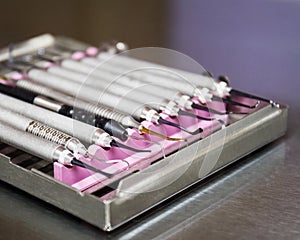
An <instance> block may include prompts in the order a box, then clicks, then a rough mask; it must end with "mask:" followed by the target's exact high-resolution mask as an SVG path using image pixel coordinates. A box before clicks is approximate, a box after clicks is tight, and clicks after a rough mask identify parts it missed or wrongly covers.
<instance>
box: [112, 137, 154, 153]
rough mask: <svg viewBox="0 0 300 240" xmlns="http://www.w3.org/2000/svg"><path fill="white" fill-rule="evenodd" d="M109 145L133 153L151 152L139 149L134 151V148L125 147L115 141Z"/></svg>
mask: <svg viewBox="0 0 300 240" xmlns="http://www.w3.org/2000/svg"><path fill="white" fill-rule="evenodd" d="M110 145H111V146H114V147H119V148H124V149H128V150H130V151H133V152H151V150H141V149H136V148H133V147H129V146H127V145H125V144H123V143H120V142H117V141H115V140H112V141H111V143H110Z"/></svg>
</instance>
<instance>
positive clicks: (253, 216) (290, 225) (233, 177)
mask: <svg viewBox="0 0 300 240" xmlns="http://www.w3.org/2000/svg"><path fill="white" fill-rule="evenodd" d="M299 116H300V109H299V108H298V109H297V107H296V106H293V107H292V108H291V111H290V115H289V130H288V133H287V135H286V136H285V137H283V138H281V139H279V140H277V141H276V142H274V143H271V144H269V145H268V146H266V147H264V148H263V149H260V150H259V151H256V152H255V153H253V154H251V155H250V156H248V157H246V158H244V159H242V160H241V161H239V162H237V163H235V164H234V165H233V166H230V167H227V168H226V169H224V170H223V171H221V172H220V173H218V174H216V175H214V176H212V177H210V178H209V179H207V180H205V182H203V183H202V184H198V185H197V186H194V187H193V188H192V189H190V190H188V191H186V192H184V193H183V194H181V196H177V197H176V198H173V199H171V200H170V201H168V202H167V203H164V204H162V205H159V206H158V207H156V208H155V209H153V210H152V211H150V212H147V213H146V214H144V215H143V216H141V217H138V218H136V219H134V220H132V221H131V222H130V223H128V224H126V225H125V226H123V227H121V228H119V229H117V230H115V231H113V232H111V233H105V232H103V231H101V230H99V229H97V228H95V227H93V226H91V225H89V224H87V223H85V222H83V221H81V220H79V219H78V218H75V217H73V216H71V215H69V214H67V213H65V212H63V211H61V210H59V209H57V208H55V207H52V206H51V205H49V204H47V203H45V202H43V201H40V200H38V199H36V198H34V197H32V196H30V195H28V194H26V193H24V192H22V191H20V190H18V189H16V188H14V187H12V186H10V185H8V184H6V183H3V182H0V188H1V195H0V206H1V208H0V239H5V240H6V239H23V240H26V239H44V240H45V239H72V240H76V239H132V240H134V239H201V238H202V239H300V163H299V158H300V147H299V140H300V129H299V128H300V121H299Z"/></svg>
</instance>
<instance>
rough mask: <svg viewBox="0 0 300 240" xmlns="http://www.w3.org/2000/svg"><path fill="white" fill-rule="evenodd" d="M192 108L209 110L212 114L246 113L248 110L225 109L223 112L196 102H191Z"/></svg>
mask: <svg viewBox="0 0 300 240" xmlns="http://www.w3.org/2000/svg"><path fill="white" fill-rule="evenodd" d="M192 108H195V109H198V110H202V111H205V112H209V113H213V114H218V115H228V114H248V112H235V111H225V112H220V111H218V110H215V109H212V108H208V107H205V106H202V105H199V104H196V103H193V104H192Z"/></svg>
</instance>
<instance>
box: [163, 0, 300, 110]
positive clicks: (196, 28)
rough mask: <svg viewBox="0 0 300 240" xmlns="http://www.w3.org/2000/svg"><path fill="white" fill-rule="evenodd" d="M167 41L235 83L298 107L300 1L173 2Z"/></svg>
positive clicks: (203, 0)
mask: <svg viewBox="0 0 300 240" xmlns="http://www.w3.org/2000/svg"><path fill="white" fill-rule="evenodd" d="M169 4H170V5H169V6H168V7H169V15H168V25H167V26H168V27H167V31H168V32H167V44H166V45H167V46H168V47H169V48H172V49H175V50H177V51H180V52H182V53H185V54H187V55H189V56H190V57H192V58H194V59H195V60H196V61H198V62H199V63H200V64H201V65H202V66H203V67H204V68H205V69H206V70H209V71H211V72H213V73H214V75H215V76H219V75H220V74H224V75H227V76H229V78H230V79H231V83H232V85H233V86H234V87H236V88H240V89H243V90H246V91H248V92H253V93H258V94H260V95H263V96H268V97H271V98H274V99H276V100H277V101H281V102H284V103H290V104H291V103H293V105H295V103H296V104H297V106H298V102H299V97H298V95H299V91H300V26H299V24H300V1H298V0H294V1H293V0H290V1H284V0H282V1H272V0H248V1H245V0H226V1H220V0H202V1H199V0H189V1H181V0H173V1H169Z"/></svg>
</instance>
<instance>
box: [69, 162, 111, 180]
mask: <svg viewBox="0 0 300 240" xmlns="http://www.w3.org/2000/svg"><path fill="white" fill-rule="evenodd" d="M71 163H72V164H73V165H75V166H78V167H82V168H86V169H88V170H91V171H93V172H96V173H101V174H102V175H104V176H106V177H108V178H111V177H112V176H113V174H110V173H106V172H103V171H101V170H99V169H97V168H95V167H92V166H90V165H88V164H86V163H84V162H82V161H80V160H78V159H76V158H73V159H72V161H71Z"/></svg>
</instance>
